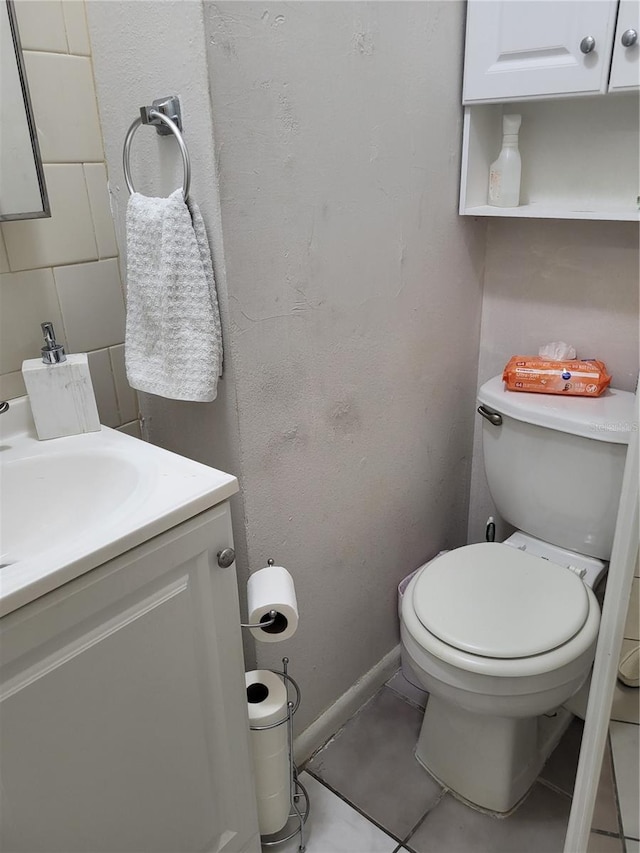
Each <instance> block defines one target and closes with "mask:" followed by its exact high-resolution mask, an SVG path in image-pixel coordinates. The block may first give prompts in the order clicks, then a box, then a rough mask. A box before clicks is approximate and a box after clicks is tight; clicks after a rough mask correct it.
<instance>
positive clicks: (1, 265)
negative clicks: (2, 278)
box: [0, 231, 9, 273]
mask: <svg viewBox="0 0 640 853" xmlns="http://www.w3.org/2000/svg"><path fill="white" fill-rule="evenodd" d="M3 272H9V258H8V257H7V250H6V249H5V247H4V237H3V236H2V232H1V231H0V273H3Z"/></svg>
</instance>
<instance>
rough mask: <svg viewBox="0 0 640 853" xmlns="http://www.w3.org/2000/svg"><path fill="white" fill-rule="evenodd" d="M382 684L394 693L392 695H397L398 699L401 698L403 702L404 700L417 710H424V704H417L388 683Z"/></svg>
mask: <svg viewBox="0 0 640 853" xmlns="http://www.w3.org/2000/svg"><path fill="white" fill-rule="evenodd" d="M384 686H385V687H386V688H388V689H389V690H390V691H391V692H392V693H393V694H394V696H397V697H398V699H402V700H403V702H406V703H407V705H411V707H412V708H417V709H418V711H422V712H424V708H425V706H424V705H418V703H417V702H414V701H413V699H410V698H409V697H408V696H405V694H404V693H400V691H399V690H396V689H395V688H393V687H392V686H391V685H390V684H385V685H384Z"/></svg>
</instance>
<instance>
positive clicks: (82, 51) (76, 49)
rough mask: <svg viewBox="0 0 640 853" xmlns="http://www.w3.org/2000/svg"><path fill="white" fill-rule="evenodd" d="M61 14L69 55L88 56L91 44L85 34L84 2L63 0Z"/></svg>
mask: <svg viewBox="0 0 640 853" xmlns="http://www.w3.org/2000/svg"><path fill="white" fill-rule="evenodd" d="M62 14H63V15H64V24H65V29H66V31H67V42H68V44H69V53H75V54H79V55H80V56H89V54H90V53H91V44H90V42H89V33H88V32H87V16H86V15H85V9H84V0H63V2H62Z"/></svg>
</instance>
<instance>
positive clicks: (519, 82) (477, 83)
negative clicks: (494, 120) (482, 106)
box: [463, 0, 617, 104]
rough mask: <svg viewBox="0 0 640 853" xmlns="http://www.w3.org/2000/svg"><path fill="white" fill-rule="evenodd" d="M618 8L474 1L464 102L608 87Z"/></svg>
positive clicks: (542, 0)
mask: <svg viewBox="0 0 640 853" xmlns="http://www.w3.org/2000/svg"><path fill="white" fill-rule="evenodd" d="M616 8H617V2H616V0H590V2H579V0H559V2H550V0H502V1H501V2H500V0H469V2H468V4H467V36H466V46H465V68H464V86H463V102H464V103H465V104H469V103H475V102H481V101H485V102H486V101H507V100H522V99H524V98H532V97H537V98H540V97H548V96H551V95H560V94H562V95H570V94H596V93H600V92H601V93H604V92H606V90H607V80H608V74H609V64H610V60H611V49H612V42H613V29H614V26H615V18H616ZM589 37H590V38H591V39H593V40H594V42H595V46H594V47H593V49H592V50H591V52H590V53H586V54H585V53H583V52H582V50H581V48H580V45H581V42H582V41H583V39H585V38H589Z"/></svg>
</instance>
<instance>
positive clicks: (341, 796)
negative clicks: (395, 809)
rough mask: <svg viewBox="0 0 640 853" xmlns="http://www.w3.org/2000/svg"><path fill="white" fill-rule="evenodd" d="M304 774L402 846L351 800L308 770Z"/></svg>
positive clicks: (382, 826) (389, 832)
mask: <svg viewBox="0 0 640 853" xmlns="http://www.w3.org/2000/svg"><path fill="white" fill-rule="evenodd" d="M305 772H306V773H308V774H309V776H312V777H313V778H314V779H315V780H316V782H319V783H320V784H321V785H324V787H325V788H326V789H327V790H328V791H331V793H332V794H335V796H336V797H338V799H339V800H342V802H343V803H346V804H347V805H348V806H349V807H350V808H352V809H353V810H354V811H356V812H358V814H359V815H360V816H361V817H363V818H364V819H365V820H366V821H368V822H369V823H372V824H373V825H374V826H376V827H377V828H378V829H379V830H381V831H382V832H384V834H385V835H388V836H389V838H390V839H391V840H392V841H395V842H396V844H398V845H399V846H402V839H401V838H398V836H397V835H396V834H395V833H393V832H391V830H389V829H387V828H386V826H384V825H383V824H381V823H378V821H377V820H375V818H372V817H371V815H368V814H367V813H366V812H363V811H362V809H361V808H360V807H359V806H357V805H356V804H355V803H353V802H351V800H348V799H347V798H346V797H345V796H344V794H341V793H340V791H337V790H336V789H335V788H333V787H332V786H331V785H329V784H328V782H326V781H325V780H324V779H322V778H321V777H320V776H316V774H315V773H313V772H312V771H311V770H309V769H307V770H306V771H305ZM393 853H395V850H394V851H393Z"/></svg>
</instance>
